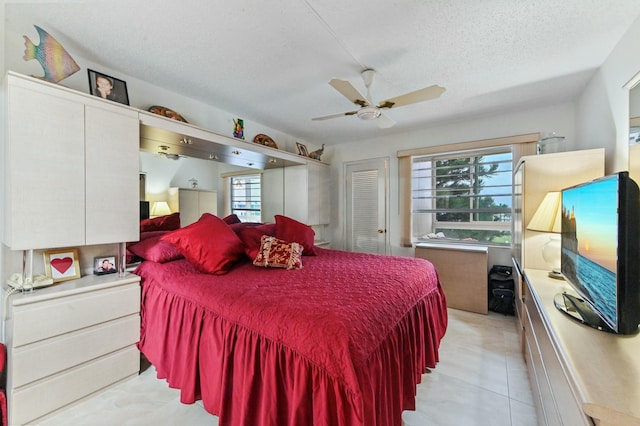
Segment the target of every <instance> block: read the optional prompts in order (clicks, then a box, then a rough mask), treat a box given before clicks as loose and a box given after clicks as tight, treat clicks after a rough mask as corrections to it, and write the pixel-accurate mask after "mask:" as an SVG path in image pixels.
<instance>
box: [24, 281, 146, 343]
mask: <svg viewBox="0 0 640 426" xmlns="http://www.w3.org/2000/svg"><path fill="white" fill-rule="evenodd" d="M139 311H140V285H139V284H138V283H132V284H128V285H124V286H118V287H114V288H106V289H100V290H96V291H91V292H87V293H81V294H77V295H72V296H69V297H61V298H58V299H55V298H54V299H50V300H46V301H40V302H35V303H29V304H25V305H20V306H14V307H13V323H14V326H13V327H14V328H13V342H12V346H13V347H14V348H18V347H20V346H23V345H26V344H29V343H32V342H37V341H39V340H43V339H47V338H51V337H54V336H59V335H61V334H64V333H69V332H72V331H75V330H80V329H82V328H86V327H90V326H93V325H96V324H100V323H103V322H107V321H110V320H113V319H115V318H121V317H125V316H127V315H131V314H134V313H137V312H139Z"/></svg>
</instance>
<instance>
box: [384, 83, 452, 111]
mask: <svg viewBox="0 0 640 426" xmlns="http://www.w3.org/2000/svg"><path fill="white" fill-rule="evenodd" d="M445 90H446V89H445V88H444V87H441V86H438V85H437V84H435V85H433V86H429V87H425V88H424V89H419V90H416V91H415V92H410V93H405V94H404V95H400V96H396V97H395V98H391V99H387V100H386V101H383V102H381V103H380V106H379V107H378V108H398V107H401V106H404V105H410V104H415V103H418V102H423V101H428V100H430V99H435V98H439V97H440V95H442V94H443V93H444V91H445Z"/></svg>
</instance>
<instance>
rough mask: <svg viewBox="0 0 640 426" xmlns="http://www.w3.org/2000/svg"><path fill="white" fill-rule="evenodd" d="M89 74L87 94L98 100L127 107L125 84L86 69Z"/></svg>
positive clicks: (127, 97)
mask: <svg viewBox="0 0 640 426" xmlns="http://www.w3.org/2000/svg"><path fill="white" fill-rule="evenodd" d="M87 72H88V73H89V92H90V93H91V94H92V95H94V96H97V97H99V98H103V99H108V100H110V101H114V102H118V103H121V104H124V105H129V94H128V92H127V83H126V82H124V81H123V80H120V79H117V78H115V77H111V76H110V75H107V74H103V73H100V72H98V71H94V70H90V69H87Z"/></svg>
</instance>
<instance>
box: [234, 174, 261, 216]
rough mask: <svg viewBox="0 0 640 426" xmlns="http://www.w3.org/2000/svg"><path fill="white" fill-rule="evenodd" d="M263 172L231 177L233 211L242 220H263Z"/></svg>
mask: <svg viewBox="0 0 640 426" xmlns="http://www.w3.org/2000/svg"><path fill="white" fill-rule="evenodd" d="M261 176H262V175H261V174H259V173H256V174H252V175H242V176H232V177H231V213H232V214H236V215H237V216H238V218H239V219H240V220H241V221H242V222H262V216H261V207H262V204H261V199H260V193H261Z"/></svg>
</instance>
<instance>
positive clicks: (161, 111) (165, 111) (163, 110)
mask: <svg viewBox="0 0 640 426" xmlns="http://www.w3.org/2000/svg"><path fill="white" fill-rule="evenodd" d="M149 112H152V113H154V114H158V115H161V116H163V117H167V118H170V119H172V120H176V121H182V122H183V123H188V121H187V120H185V119H184V117H183V116H181V115H180V114H178V113H177V112H175V111H173V110H171V109H169V108H167V107H163V106H158V105H154V106H152V107H149Z"/></svg>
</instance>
